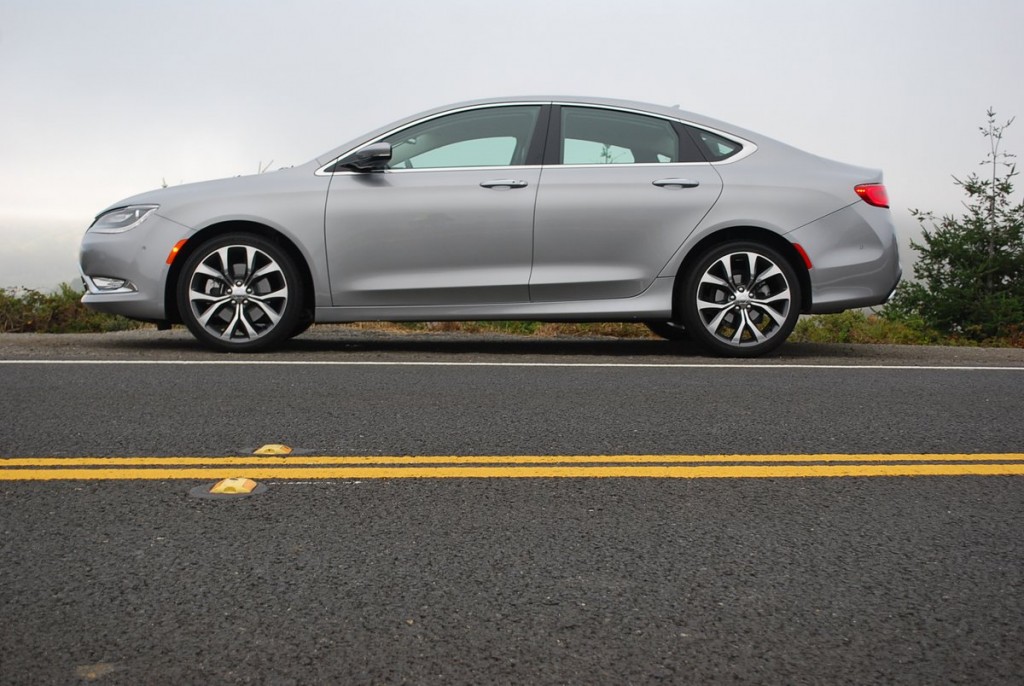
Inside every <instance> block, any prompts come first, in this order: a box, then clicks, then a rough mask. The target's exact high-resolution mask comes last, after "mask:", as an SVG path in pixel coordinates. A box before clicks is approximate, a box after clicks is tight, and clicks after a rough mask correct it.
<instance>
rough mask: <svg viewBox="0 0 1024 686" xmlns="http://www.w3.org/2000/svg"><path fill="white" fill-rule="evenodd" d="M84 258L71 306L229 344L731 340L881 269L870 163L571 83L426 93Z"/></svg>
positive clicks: (154, 218) (137, 221)
mask: <svg viewBox="0 0 1024 686" xmlns="http://www.w3.org/2000/svg"><path fill="white" fill-rule="evenodd" d="M80 262H81V270H82V277H83V280H84V282H85V285H86V289H87V293H86V294H85V296H84V298H83V302H85V304H86V305H88V306H89V307H92V308H94V309H97V310H101V311H104V312H111V313H116V314H122V315H125V316H127V317H132V318H135V319H140V320H144V321H151V322H156V323H158V324H161V325H169V324H170V323H179V322H180V323H184V324H185V325H186V326H187V327H188V328H189V329H190V330H191V332H192V333H193V334H194V335H195V336H196V338H198V339H199V340H200V341H202V342H203V343H205V344H206V345H208V346H210V347H213V348H216V349H219V350H225V351H239V352H241V351H255V350H264V349H267V348H271V347H274V346H276V345H279V344H281V343H282V342H283V341H285V340H287V339H288V338H290V337H292V336H295V335H297V334H299V333H301V332H302V331H304V330H305V329H306V328H307V327H308V326H309V325H310V324H311V323H313V322H353V321H368V320H387V321H439V320H469V319H471V320H522V319H529V320H541V321H637V322H644V323H646V324H648V326H650V327H651V329H652V330H654V331H655V332H656V333H658V334H660V335H663V336H665V337H667V338H672V339H676V338H681V337H683V336H686V337H688V338H690V339H692V340H693V341H695V342H696V343H698V344H699V345H701V346H702V347H703V348H705V349H706V350H708V351H709V352H713V353H716V354H720V355H729V356H744V357H749V356H755V355H760V354H763V353H766V352H768V351H771V350H773V349H775V348H776V347H777V346H779V345H780V344H781V343H782V342H783V341H784V340H785V339H786V337H787V336H788V335H789V334H790V332H791V331H792V329H793V326H794V325H795V323H796V320H797V317H798V316H799V315H800V313H802V312H806V313H825V312H838V311H841V310H844V309H848V308H855V307H863V306H868V305H877V304H879V303H882V302H884V301H885V300H886V299H887V298H888V296H889V295H890V294H891V293H892V291H893V289H894V288H895V287H896V284H897V282H898V281H899V279H900V265H899V259H898V255H897V249H896V240H895V236H894V230H893V224H892V218H891V216H890V212H889V209H888V199H887V196H886V191H885V186H884V185H882V173H881V171H879V170H874V169H865V168H862V167H855V166H851V165H847V164H842V163H839V162H833V161H830V160H826V159H823V158H820V157H817V156H814V155H811V154H809V153H806V152H803V151H801V150H798V149H796V148H793V147H790V146H788V145H785V144H783V143H780V142H778V141H775V140H772V139H770V138H767V137H765V136H762V135H760V134H757V133H754V132H751V131H746V130H743V129H740V128H737V127H735V126H731V125H729V124H726V123H723V122H720V121H716V120H713V119H709V118H707V117H703V116H700V115H697V114H693V113H690V112H684V111H682V110H679V109H675V108H670V107H660V106H657V105H648V104H644V103H637V102H626V101H621V100H607V99H595V98H586V99H583V98H574V97H571V98H570V97H543V98H502V99H491V100H483V101H475V102H469V103H462V104H458V105H451V106H447V107H442V108H438V109H435V110H431V111H428V112H424V113H421V114H418V115H415V116H412V117H408V118H406V119H403V120H400V121H398V122H395V123H393V124H389V125H387V126H385V127H383V128H380V129H378V130H376V131H373V132H370V133H367V134H365V135H363V136H360V137H359V138H357V139H355V140H353V141H350V142H348V143H346V144H344V145H342V146H340V147H338V148H335V149H333V150H331V151H328V152H326V153H324V154H323V155H322V156H320V157H318V158H317V159H315V160H312V161H311V162H309V163H307V164H303V165H300V166H297V167H292V168H289V169H283V170H281V171H277V172H272V173H268V174H260V175H256V176H246V177H237V178H232V179H223V180H218V181H208V182H204V183H196V184H188V185H183V186H177V187H172V188H164V189H161V190H156V191H151V192H148V193H143V194H142V195H137V196H134V197H131V198H127V199H125V200H122V201H120V202H117V203H115V204H114V205H112V206H110V207H109V208H108V209H106V210H104V211H103V212H101V213H100V214H99V216H97V217H96V220H95V221H94V222H93V223H92V225H91V226H90V227H89V229H88V231H87V232H86V234H85V237H84V239H83V241H82V249H81V260H80Z"/></svg>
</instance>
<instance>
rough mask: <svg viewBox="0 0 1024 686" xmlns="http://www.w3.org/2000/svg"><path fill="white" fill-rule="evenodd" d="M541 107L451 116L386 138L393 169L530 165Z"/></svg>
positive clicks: (482, 110)
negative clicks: (390, 148)
mask: <svg viewBox="0 0 1024 686" xmlns="http://www.w3.org/2000/svg"><path fill="white" fill-rule="evenodd" d="M539 113H540V106H539V105H529V106H515V107H494V108H489V109H481V110H470V111H468V112H459V113H457V114H449V115H447V116H444V117H438V118H437V119H431V120H430V121H427V122H424V123H422V124H417V125H416V126H412V127H410V128H408V129H404V130H402V131H399V132H398V133H396V134H393V135H391V136H389V137H387V138H385V139H384V141H385V142H388V143H391V147H392V154H391V163H390V164H389V165H388V168H389V169H424V168H431V169H438V168H444V167H504V166H508V165H513V164H525V163H526V153H527V151H528V150H529V148H530V141H531V140H532V138H533V131H534V127H535V125H536V123H537V116H538V114H539Z"/></svg>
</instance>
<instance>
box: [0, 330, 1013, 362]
mask: <svg viewBox="0 0 1024 686" xmlns="http://www.w3.org/2000/svg"><path fill="white" fill-rule="evenodd" d="M522 356H526V357H530V358H531V359H532V360H533V361H543V362H550V363H602V362H616V363H635V364H643V363H647V364H705V363H706V364H750V363H751V361H750V360H729V359H722V358H715V357H709V356H706V355H704V354H703V353H702V352H701V351H699V350H698V349H696V348H695V347H693V346H692V345H690V344H687V343H672V342H669V341H662V340H657V339H618V338H611V337H600V336H599V337H591V338H578V337H568V336H566V337H539V336H511V335H499V334H465V333H457V332H455V333H453V332H427V333H424V332H416V333H402V332H394V331H383V330H373V329H356V328H351V327H345V326H337V325H317V326H315V327H313V328H311V329H310V330H309V331H307V332H306V333H304V334H303V335H302V336H299V337H298V338H295V339H294V340H292V341H290V342H289V344H288V345H286V346H285V347H284V348H282V349H281V350H278V351H275V352H272V353H260V354H253V355H238V354H225V353H216V352H211V351H208V350H206V349H205V348H203V347H201V346H200V345H199V344H198V343H197V342H196V341H195V340H194V339H193V338H192V336H191V335H190V334H189V333H188V332H187V331H186V330H185V329H183V328H179V327H175V328H174V329H172V330H170V331H157V330H155V329H139V330H134V331H119V332H113V333H101V334H0V360H32V359H48V360H49V359H59V360H94V359H96V360H99V359H111V360H238V359H252V360H278V361H286V360H289V361H290V360H348V361H366V360H379V359H381V358H387V359H389V360H396V361H418V360H429V361H484V362H486V361H509V360H510V358H511V357H515V358H516V361H520V358H521V357H522ZM754 362H755V363H756V364H763V365H765V366H769V365H778V364H785V365H789V364H806V365H815V364H817V365H822V364H824V365H901V366H902V365H910V366H964V367H970V366H983V367H1021V368H1024V349H1020V348H966V347H948V346H911V345H839V344H836V345H830V344H817V343H787V344H785V345H783V346H782V347H781V348H780V349H779V350H778V351H776V353H774V354H772V355H770V356H767V357H762V358H758V359H757V360H756V361H754Z"/></svg>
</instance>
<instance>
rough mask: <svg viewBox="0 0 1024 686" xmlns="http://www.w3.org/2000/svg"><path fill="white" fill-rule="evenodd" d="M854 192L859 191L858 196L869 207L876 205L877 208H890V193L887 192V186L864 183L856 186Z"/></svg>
mask: <svg viewBox="0 0 1024 686" xmlns="http://www.w3.org/2000/svg"><path fill="white" fill-rule="evenodd" d="M853 190H855V191H857V195H859V196H860V197H861V199H862V200H863V201H864V202H866V203H867V204H869V205H874V206H875V207H888V206H889V193H887V192H886V190H885V186H883V185H882V184H880V183H862V184H861V185H859V186H855V187H854V189H853Z"/></svg>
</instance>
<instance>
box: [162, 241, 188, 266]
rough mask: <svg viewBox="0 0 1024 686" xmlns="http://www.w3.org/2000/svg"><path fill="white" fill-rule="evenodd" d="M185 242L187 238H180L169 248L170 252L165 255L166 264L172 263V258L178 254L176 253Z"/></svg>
mask: <svg viewBox="0 0 1024 686" xmlns="http://www.w3.org/2000/svg"><path fill="white" fill-rule="evenodd" d="M187 242H188V239H187V238H182V239H181V240H180V241H178V242H177V243H175V244H174V247H173V248H171V252H170V253H169V254H168V255H167V264H173V263H174V258H175V257H177V256H178V253H179V252H181V249H182V248H183V247H185V243H187Z"/></svg>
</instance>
